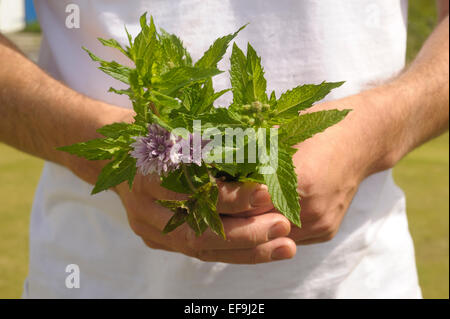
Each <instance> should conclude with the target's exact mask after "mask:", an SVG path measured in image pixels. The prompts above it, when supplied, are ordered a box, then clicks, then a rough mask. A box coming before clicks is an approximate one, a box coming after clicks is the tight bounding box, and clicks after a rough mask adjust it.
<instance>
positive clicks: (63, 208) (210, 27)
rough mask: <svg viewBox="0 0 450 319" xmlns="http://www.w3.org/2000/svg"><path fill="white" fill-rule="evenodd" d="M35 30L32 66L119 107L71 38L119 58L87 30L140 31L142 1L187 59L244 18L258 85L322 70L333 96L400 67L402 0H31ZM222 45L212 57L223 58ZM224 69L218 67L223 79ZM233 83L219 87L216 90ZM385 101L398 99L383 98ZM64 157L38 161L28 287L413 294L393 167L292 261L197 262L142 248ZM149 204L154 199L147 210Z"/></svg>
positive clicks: (306, 79)
mask: <svg viewBox="0 0 450 319" xmlns="http://www.w3.org/2000/svg"><path fill="white" fill-rule="evenodd" d="M35 4H36V8H37V11H38V16H39V20H40V23H41V26H42V29H43V32H44V40H43V45H42V50H41V56H40V65H41V66H42V67H43V68H44V69H45V70H47V71H48V72H49V73H50V74H51V75H53V76H54V77H55V78H57V79H59V80H61V81H62V82H64V83H66V84H67V85H68V86H70V87H71V88H73V89H74V90H76V91H78V92H81V93H83V94H85V95H87V96H90V97H92V98H96V99H100V100H104V101H106V102H109V103H114V104H117V105H121V106H123V107H130V102H129V101H128V100H127V99H126V98H124V97H120V96H117V95H115V94H112V93H107V90H108V88H109V87H110V86H113V87H115V88H121V87H122V85H121V84H120V83H118V82H117V81H115V80H112V79H111V78H109V77H108V76H106V75H105V74H103V73H102V72H101V71H99V70H98V69H97V68H96V64H95V63H93V62H92V61H91V60H90V59H89V57H88V56H87V54H86V53H85V52H84V51H83V50H82V49H81V47H82V46H86V47H87V48H89V49H90V50H92V51H93V52H95V53H96V54H97V55H99V56H101V57H104V58H106V59H115V60H117V61H118V62H122V63H129V62H127V61H126V59H125V58H123V57H122V56H121V55H120V53H118V52H117V51H115V50H113V49H110V48H105V47H103V46H102V45H101V44H99V43H98V41H97V40H96V38H97V37H103V38H115V39H117V40H119V42H121V43H123V44H125V43H126V41H127V40H126V35H125V32H124V25H127V27H128V30H129V31H130V32H131V33H132V34H133V35H136V33H137V32H138V31H139V24H138V20H139V16H140V15H141V14H142V13H143V12H145V11H148V12H149V14H151V15H153V16H154V18H155V20H156V24H157V26H159V27H162V28H164V29H165V30H167V31H169V32H171V33H175V34H177V35H179V36H180V37H181V38H182V40H183V41H184V44H185V45H186V46H187V48H188V50H189V51H190V52H192V56H193V58H194V59H198V58H199V57H200V56H201V54H202V53H203V52H204V51H205V50H206V49H207V48H208V46H209V45H210V44H211V43H212V42H213V40H214V39H216V38H217V37H219V36H222V35H225V34H229V33H232V32H234V31H235V30H237V29H238V28H239V27H240V26H242V25H244V24H245V23H247V22H250V25H249V26H248V27H247V28H246V29H245V30H244V31H242V32H241V33H240V34H239V36H238V38H237V40H236V42H237V44H238V45H239V46H240V47H242V48H245V45H246V43H247V41H250V42H251V43H252V45H253V46H254V47H255V49H256V50H257V52H258V53H259V54H260V55H261V56H262V57H263V64H264V68H265V72H266V76H267V79H268V87H269V88H274V89H275V90H276V92H277V94H278V96H279V94H280V93H281V92H283V91H285V90H287V89H290V88H292V87H294V86H297V85H299V84H303V83H319V82H321V81H323V80H327V81H341V80H346V81H347V82H346V84H345V85H344V86H342V87H341V88H339V89H336V90H335V91H334V92H333V93H332V94H330V95H329V96H328V97H327V98H328V99H335V98H339V97H343V96H346V95H349V94H354V93H357V92H360V91H361V90H363V89H365V88H367V87H368V86H370V85H373V84H374V83H377V82H378V81H383V80H386V79H387V78H389V77H391V76H393V75H395V74H396V73H398V72H399V71H400V70H401V69H402V68H403V66H404V59H405V46H406V24H407V1H406V0H378V1H371V0H341V1H338V0H320V1H313V0H302V1H300V0H277V1H272V0H259V1H256V0H253V1H252V0H247V1H243V0H208V1H205V0H178V1H175V0H173V1H172V0H149V1H144V0H135V1H130V0H128V1H125V0H122V1H119V0H95V1H89V0H69V1H66V0H64V1H63V0H38V1H35ZM68 4H76V5H78V6H79V8H80V17H81V20H80V28H79V29H69V28H67V27H66V26H65V21H66V17H67V16H68V15H69V13H66V6H67V5H68ZM229 53H230V52H228V55H227V57H226V58H225V60H224V63H223V64H221V65H219V68H221V69H222V70H228V56H229ZM227 77H228V74H227V73H225V74H223V75H221V76H219V77H217V78H216V79H215V87H216V89H222V88H226V87H229V84H228V79H227ZM227 99H228V100H229V99H230V96H227V97H225V98H224V99H222V102H223V103H224V102H226V100H227ZM393 107H395V106H393ZM91 189H92V185H89V184H87V183H85V182H83V181H81V180H80V179H78V178H77V177H76V176H74V175H73V174H72V173H71V172H70V171H69V170H68V169H66V168H64V167H62V166H59V165H56V164H53V163H46V164H45V167H44V170H43V173H42V178H41V180H40V183H39V186H38V189H37V192H36V195H35V200H34V205H33V209H32V217H31V227H30V266H29V275H28V278H27V280H26V283H25V289H24V297H31V298H52V297H62V298H64V297H67V298H97V297H103V298H109V297H113V298H115V297H123V298H244V297H245V298H417V297H421V292H420V288H419V285H418V281H417V272H416V266H415V260H414V248H413V243H412V240H411V236H410V234H409V231H408V225H407V218H406V213H405V198H404V195H403V193H402V191H401V190H400V189H399V188H398V187H397V186H396V185H395V184H394V182H393V179H392V176H391V171H390V170H389V171H384V172H381V173H378V174H375V175H372V176H370V177H369V178H367V179H366V180H365V181H364V182H363V183H362V184H361V185H360V187H359V190H358V192H357V194H356V196H355V198H354V200H353V202H352V204H351V206H350V208H349V210H348V212H347V214H346V217H345V218H344V221H343V223H342V225H341V227H340V230H339V233H338V234H337V236H336V237H335V238H334V239H333V240H332V241H330V242H327V243H323V244H316V245H309V246H299V247H298V251H297V254H296V256H295V257H294V258H293V259H291V260H286V261H278V262H273V263H267V264H259V265H230V264H224V263H206V262H202V261H199V260H196V259H194V258H190V257H187V256H184V255H182V254H176V253H169V252H164V251H160V250H152V249H149V248H148V247H146V246H145V245H144V244H143V242H142V241H141V239H140V238H139V237H137V236H136V235H135V234H134V233H133V232H132V231H131V229H130V227H129V226H128V220H127V217H126V213H125V210H124V208H123V206H122V204H121V202H120V200H119V198H118V197H117V195H116V194H115V193H113V192H111V191H108V192H103V193H100V194H98V195H95V196H91V195H90V191H91ZM149 214H151V212H149ZM69 264H76V265H78V266H79V270H80V288H73V289H68V288H67V287H66V285H65V281H66V277H67V276H68V275H69V273H66V272H65V270H66V267H67V265H69Z"/></svg>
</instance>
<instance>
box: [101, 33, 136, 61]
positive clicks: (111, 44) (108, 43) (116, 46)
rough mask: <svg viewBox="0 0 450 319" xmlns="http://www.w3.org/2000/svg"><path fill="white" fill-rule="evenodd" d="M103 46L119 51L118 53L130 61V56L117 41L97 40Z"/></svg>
mask: <svg viewBox="0 0 450 319" xmlns="http://www.w3.org/2000/svg"><path fill="white" fill-rule="evenodd" d="M97 39H98V40H99V41H100V42H101V43H102V44H103V45H104V46H106V47H111V48H114V49H117V50H119V51H120V52H122V53H123V54H124V55H125V56H127V57H129V58H130V59H131V58H132V57H131V55H130V54H129V53H128V51H127V50H125V49H124V48H123V47H122V46H121V45H120V43H119V42H117V40H114V39H109V40H105V39H102V38H97Z"/></svg>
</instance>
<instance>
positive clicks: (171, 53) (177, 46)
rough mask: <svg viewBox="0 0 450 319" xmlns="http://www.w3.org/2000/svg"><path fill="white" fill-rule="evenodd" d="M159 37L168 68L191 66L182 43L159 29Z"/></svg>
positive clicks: (190, 59) (190, 60)
mask: <svg viewBox="0 0 450 319" xmlns="http://www.w3.org/2000/svg"><path fill="white" fill-rule="evenodd" d="M160 30H161V34H160V36H159V39H160V42H161V50H162V52H163V55H162V57H163V59H164V61H165V64H166V65H167V66H169V67H179V66H192V58H191V56H190V55H189V52H188V51H187V50H186V49H185V48H184V46H183V42H182V41H181V40H180V39H179V38H178V37H177V36H176V35H174V34H169V33H168V32H166V31H165V30H164V29H162V28H160Z"/></svg>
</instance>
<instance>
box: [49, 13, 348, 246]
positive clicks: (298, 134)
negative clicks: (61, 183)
mask: <svg viewBox="0 0 450 319" xmlns="http://www.w3.org/2000/svg"><path fill="white" fill-rule="evenodd" d="M140 25H141V31H140V33H139V34H138V35H137V36H136V37H135V38H134V39H133V38H132V36H131V35H130V34H129V33H128V31H127V30H126V28H125V32H126V33H127V35H128V40H129V43H128V46H125V47H122V46H121V45H120V44H119V43H118V42H117V41H116V40H114V39H110V40H105V39H99V41H100V42H101V43H102V44H103V45H105V46H108V47H112V48H114V49H117V50H119V51H120V52H122V54H124V55H125V56H127V57H128V58H129V59H130V60H131V61H132V62H133V64H134V67H127V66H124V65H121V64H119V63H117V62H115V61H105V60H103V59H101V58H99V57H97V56H96V55H94V54H93V53H92V52H90V51H89V50H88V49H86V48H83V49H84V50H86V51H87V53H88V54H89V56H90V57H91V59H92V60H94V61H95V62H98V63H99V64H100V67H99V69H100V70H101V71H103V72H105V73H106V74H108V75H110V76H111V77H113V78H115V79H116V80H119V81H121V82H123V83H125V84H127V85H128V86H129V87H128V88H127V89H125V90H123V89H122V90H119V89H115V88H110V90H109V91H110V92H114V93H116V94H125V95H128V97H129V98H130V100H131V101H132V104H133V109H134V112H135V116H134V122H133V123H113V124H110V125H106V126H104V127H101V128H99V129H98V132H99V133H100V134H102V135H103V136H104V138H99V139H94V140H90V141H87V142H82V143H77V144H74V145H70V146H64V147H60V148H58V149H59V150H61V151H65V152H69V153H71V154H74V155H77V156H80V157H84V158H86V159H89V160H110V162H109V163H108V164H107V165H106V166H105V167H104V168H103V169H102V171H101V173H100V175H99V177H98V180H97V183H96V184H95V186H94V188H93V190H92V194H96V193H99V192H101V191H104V190H107V189H109V188H111V187H114V186H116V185H118V184H120V183H123V182H128V184H129V187H130V190H131V189H132V186H133V180H134V178H135V175H136V173H137V172H139V173H140V174H142V175H149V174H153V175H157V176H158V177H159V179H160V182H161V185H162V186H163V187H165V188H167V189H169V190H172V191H175V192H178V193H184V194H188V195H189V198H188V199H187V200H183V201H168V200H159V201H158V203H159V204H160V205H163V206H164V207H166V208H168V209H170V210H171V211H172V212H174V214H173V216H172V218H171V219H170V220H169V222H168V223H167V225H166V227H165V229H164V232H165V233H168V232H171V231H173V230H174V229H175V228H177V227H178V226H180V225H182V224H184V223H187V224H188V225H189V226H190V227H191V228H192V229H193V230H194V231H195V232H196V234H197V235H201V234H202V233H203V232H204V231H205V230H206V229H207V228H208V227H209V228H210V229H211V230H212V231H213V232H215V233H216V234H217V235H219V236H222V237H223V238H225V232H224V229H223V225H222V222H221V219H220V216H219V213H218V212H217V209H216V205H217V200H218V193H219V192H218V187H217V184H216V181H217V180H218V179H220V180H223V181H237V182H256V183H262V184H266V185H267V186H268V190H269V193H270V195H271V199H272V202H273V204H274V206H275V208H276V209H277V210H278V211H279V212H280V213H282V214H283V215H284V216H286V217H287V218H288V219H289V220H290V221H291V222H292V223H293V224H294V225H296V226H298V227H300V226H301V223H300V203H299V200H300V198H299V195H298V192H297V187H298V185H297V175H296V173H295V171H294V168H295V167H294V164H293V162H292V156H293V155H294V153H295V152H296V149H295V148H294V145H296V144H298V143H301V142H302V141H304V140H306V139H308V138H310V137H312V136H313V135H314V134H317V133H320V132H322V131H324V130H325V129H326V128H328V127H330V126H332V125H334V124H336V123H338V122H339V121H341V120H342V119H343V118H344V117H345V116H346V115H347V113H348V112H349V111H350V110H327V111H319V112H313V113H306V114H302V115H299V112H300V111H302V110H306V109H308V108H310V107H311V106H312V105H313V104H314V103H315V102H316V101H319V100H321V99H323V98H324V97H325V96H326V95H327V94H328V93H329V92H330V91H331V90H332V89H335V88H337V87H339V86H341V85H342V84H343V82H323V83H321V84H318V85H316V84H307V85H302V86H298V87H295V88H293V89H292V90H289V91H286V92H285V93H283V94H282V95H281V96H280V97H279V98H277V97H276V95H275V92H272V93H271V94H270V96H269V95H267V87H266V86H267V84H266V79H265V78H264V70H263V67H262V64H261V58H260V57H259V56H258V55H257V53H256V51H255V50H254V49H253V47H252V46H251V45H250V44H248V46H247V52H246V54H244V52H243V51H242V50H241V49H240V48H239V47H238V46H237V45H236V44H233V48H232V54H231V69H230V71H229V73H230V80H231V89H228V90H222V91H219V92H216V91H215V90H214V88H213V82H212V78H213V77H214V76H215V75H217V74H219V73H221V72H222V71H220V70H218V69H217V64H218V62H219V61H221V60H222V58H223V56H224V55H225V52H226V51H227V48H228V46H229V44H230V42H231V41H232V40H233V39H234V38H235V37H236V36H237V35H238V33H239V32H240V31H241V30H242V29H243V28H244V27H245V26H243V27H242V28H240V29H239V30H237V31H236V32H235V33H233V34H229V35H226V36H224V37H221V38H219V39H217V40H216V41H215V42H214V43H213V44H212V45H211V46H210V47H209V49H208V50H207V51H206V52H205V53H204V55H203V56H202V57H201V58H200V59H199V60H198V61H196V62H195V63H194V62H193V61H192V58H191V56H190V54H189V52H188V51H187V50H186V48H185V47H184V46H183V43H182V41H181V40H180V39H179V38H178V37H177V36H176V35H174V34H169V33H167V32H166V31H164V30H163V29H160V30H159V32H158V31H157V30H156V27H155V24H154V21H153V18H152V17H151V18H150V22H149V23H147V17H146V14H144V15H142V16H141V18H140ZM230 90H231V91H232V94H233V101H232V103H231V105H229V106H228V107H216V106H214V102H215V101H216V100H217V98H219V97H220V96H222V95H223V94H224V93H226V92H228V91H230ZM230 132H231V137H230ZM236 132H238V133H239V132H244V133H245V134H243V135H242V136H241V137H242V138H238V135H236V134H234V133H236ZM267 132H270V134H267ZM235 137H236V138H235ZM211 145H213V147H211ZM252 147H253V149H255V147H256V150H257V153H258V156H255V155H256V154H254V152H251V149H252ZM261 154H262V155H261ZM269 154H270V156H269ZM260 155H261V156H260Z"/></svg>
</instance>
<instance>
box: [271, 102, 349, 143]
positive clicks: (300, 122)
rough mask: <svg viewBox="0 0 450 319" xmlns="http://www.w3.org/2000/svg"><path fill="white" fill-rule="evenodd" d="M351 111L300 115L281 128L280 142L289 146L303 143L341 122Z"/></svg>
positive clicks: (330, 111)
mask: <svg viewBox="0 0 450 319" xmlns="http://www.w3.org/2000/svg"><path fill="white" fill-rule="evenodd" d="M350 111H351V110H342V111H339V110H327V111H318V112H314V113H307V114H303V115H300V116H298V117H297V118H295V119H293V120H291V121H289V122H288V123H287V124H286V125H282V126H281V127H280V131H279V133H280V142H281V143H283V144H286V145H289V146H293V145H295V144H298V143H301V142H303V141H304V140H306V139H308V138H310V137H312V136H313V135H314V134H317V133H320V132H322V131H324V130H325V129H326V128H328V127H330V126H332V125H334V124H336V123H338V122H340V121H341V120H342V119H344V118H345V116H346V115H347V114H348V113H349V112H350Z"/></svg>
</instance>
